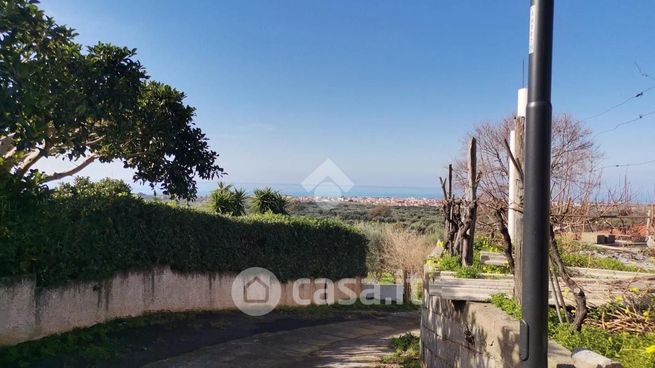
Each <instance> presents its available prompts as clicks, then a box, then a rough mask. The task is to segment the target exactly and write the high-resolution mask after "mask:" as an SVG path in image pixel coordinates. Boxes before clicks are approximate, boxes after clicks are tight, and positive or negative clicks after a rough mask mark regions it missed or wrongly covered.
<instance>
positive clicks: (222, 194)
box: [209, 182, 246, 216]
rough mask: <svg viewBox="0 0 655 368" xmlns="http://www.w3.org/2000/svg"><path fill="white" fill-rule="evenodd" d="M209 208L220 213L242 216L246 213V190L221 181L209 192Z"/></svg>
mask: <svg viewBox="0 0 655 368" xmlns="http://www.w3.org/2000/svg"><path fill="white" fill-rule="evenodd" d="M209 205H210V207H211V209H212V210H213V211H214V212H216V213H218V214H222V215H231V216H242V215H245V214H246V191H245V190H243V189H236V188H234V187H233V186H232V185H231V184H229V185H225V184H223V183H222V182H221V183H219V184H218V188H217V189H215V190H214V191H212V192H211V193H210V194H209Z"/></svg>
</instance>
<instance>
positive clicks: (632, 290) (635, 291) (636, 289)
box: [630, 287, 641, 294]
mask: <svg viewBox="0 0 655 368" xmlns="http://www.w3.org/2000/svg"><path fill="white" fill-rule="evenodd" d="M630 291H631V292H633V293H635V294H637V293H638V292H640V291H641V290H639V288H637V287H632V288H630Z"/></svg>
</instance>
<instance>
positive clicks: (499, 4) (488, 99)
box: [41, 0, 655, 197]
mask: <svg viewBox="0 0 655 368" xmlns="http://www.w3.org/2000/svg"><path fill="white" fill-rule="evenodd" d="M41 6H42V7H43V8H44V9H45V10H46V12H47V13H48V14H49V15H52V16H54V17H55V19H56V20H57V21H58V22H59V23H63V24H67V25H69V26H71V27H73V28H75V29H77V31H78V33H79V34H80V35H79V36H78V42H81V43H83V44H86V45H88V44H93V43H96V42H98V41H103V42H111V43H114V44H117V45H121V46H129V47H134V48H137V49H138V53H139V54H138V55H139V56H138V57H139V59H140V60H141V61H142V63H143V64H144V65H145V67H146V68H147V70H148V72H149V74H150V75H151V76H152V78H153V79H155V80H159V81H163V82H166V83H169V84H171V85H173V86H174V87H176V88H178V89H180V90H182V91H184V92H185V93H186V94H187V95H188V99H187V103H188V104H190V105H192V106H195V107H196V108H197V119H196V122H197V125H198V126H200V127H201V128H202V129H203V130H204V131H205V132H206V133H207V136H208V137H209V139H210V141H211V146H212V147H213V149H214V150H216V151H217V152H219V153H220V154H221V156H220V164H221V165H222V166H223V167H224V168H225V169H226V171H227V172H228V173H229V176H227V177H226V180H228V181H232V182H256V183H300V182H301V181H302V180H303V179H304V178H305V177H306V176H307V175H309V173H311V172H312V171H313V170H314V168H316V167H317V166H319V165H320V164H321V163H322V162H323V161H324V160H325V159H327V158H330V159H332V160H333V161H334V162H335V163H336V164H337V165H338V166H339V167H340V168H341V169H342V170H343V171H344V172H345V173H346V174H347V175H348V176H349V177H350V178H351V179H352V181H353V182H354V183H355V184H356V185H389V186H412V187H427V186H435V185H436V183H437V182H438V179H437V178H438V176H439V175H442V174H443V168H444V166H445V165H447V163H448V162H450V161H451V160H453V159H454V158H455V157H456V156H457V155H458V154H459V153H460V147H461V144H462V138H463V137H464V136H465V134H466V132H467V131H469V130H470V129H471V127H472V126H473V125H475V124H476V123H478V122H481V121H484V120H499V119H501V118H503V117H505V116H507V115H509V114H511V113H513V112H514V109H515V107H516V89H517V88H519V87H520V86H521V82H522V76H521V63H522V60H523V59H524V58H525V59H526V65H527V46H528V45H527V31H528V13H529V2H528V1H482V0H476V1H473V0H470V1H466V0H457V1H455V0H452V1H399V0H394V1H353V0H349V1H340V0H339V1H337V0H329V1H327V0H324V1H314V0H297V1H285V0H276V1H265V0H262V1H254V0H253V1H250V0H239V1H193V2H182V1H161V0H160V1H145V0H144V1H123V0H121V1H90V0H84V1H82V0H57V1H54V0H53V1H49V0H44V1H42V4H41ZM653 14H655V2H652V1H647V0H642V1H615V0H611V1H610V0H603V1H594V2H593V6H591V2H589V1H581V0H577V1H574V0H566V1H558V2H557V4H556V13H555V41H554V48H555V51H554V65H553V107H554V111H555V112H556V113H558V112H559V113H562V112H566V113H570V114H572V115H573V116H574V117H576V118H578V119H584V118H586V117H589V116H592V115H595V114H597V113H599V112H601V111H603V110H605V109H606V108H607V107H609V106H612V105H614V104H616V103H618V102H621V101H622V100H624V99H626V98H627V97H629V96H631V95H634V94H635V93H636V92H637V91H639V90H642V89H645V88H648V87H650V86H651V85H655V79H651V80H649V79H647V78H644V77H643V76H640V74H639V73H638V72H637V70H636V67H635V62H637V63H639V65H641V67H642V69H644V70H645V71H647V72H650V73H652V74H653V75H655V38H653V35H654V34H655V22H653V21H652V15H653ZM653 110H655V90H652V91H650V92H648V93H646V94H645V95H644V96H643V97H640V98H638V99H635V100H633V101H631V102H630V103H628V104H626V105H624V106H622V107H620V108H617V109H615V110H613V111H612V112H610V113H607V114H605V115H603V116H601V117H598V118H596V119H593V120H590V121H588V122H587V124H588V125H589V126H590V128H592V129H593V130H594V131H596V132H600V131H603V130H606V129H608V128H611V127H613V126H614V125H616V124H617V123H620V122H622V121H625V120H629V119H632V118H635V117H637V116H638V115H639V114H643V113H646V112H650V111H653ZM597 140H598V143H599V144H600V145H601V149H602V151H603V152H604V153H605V159H604V162H603V164H604V165H610V164H623V163H632V162H643V161H647V160H650V159H655V115H651V116H649V117H647V118H644V119H642V120H640V121H639V122H636V123H634V124H631V125H627V126H624V127H623V128H621V129H619V130H617V131H614V132H612V133H608V134H602V135H600V136H598V137H597ZM41 167H42V168H45V169H52V168H59V167H66V166H65V165H64V164H62V163H54V162H48V163H45V164H43V165H41ZM625 173H627V174H628V176H629V180H630V181H631V182H632V183H633V186H634V187H635V188H636V189H638V190H639V191H640V192H641V194H642V195H647V196H649V197H655V185H654V183H655V181H653V175H652V174H653V173H655V163H653V164H649V165H642V166H632V167H628V168H625V167H624V168H607V169H605V170H604V178H605V180H606V182H607V183H610V184H614V183H618V182H619V180H622V178H623V175H624V174H625ZM83 174H85V175H90V176H92V177H94V178H100V177H104V176H113V177H118V178H130V177H131V174H130V173H129V172H126V171H125V170H123V169H122V168H121V165H120V164H116V165H106V166H103V165H100V164H97V165H95V166H93V167H90V168H88V169H87V170H86V171H84V172H83Z"/></svg>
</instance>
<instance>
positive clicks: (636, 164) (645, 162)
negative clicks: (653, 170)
mask: <svg viewBox="0 0 655 368" xmlns="http://www.w3.org/2000/svg"><path fill="white" fill-rule="evenodd" d="M653 163H655V160H648V161H643V162H635V163H630V164H620V165H607V166H603V167H601V169H607V168H609V167H628V166H642V165H648V164H653Z"/></svg>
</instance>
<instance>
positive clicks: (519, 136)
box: [509, 117, 525, 304]
mask: <svg viewBox="0 0 655 368" xmlns="http://www.w3.org/2000/svg"><path fill="white" fill-rule="evenodd" d="M515 124H516V125H515V127H514V145H513V147H512V150H513V152H512V154H513V155H514V160H515V161H516V166H518V167H516V170H517V171H518V176H519V178H518V179H517V180H515V182H514V185H515V191H514V197H513V198H511V203H510V209H509V210H510V211H513V222H514V223H513V224H512V226H513V228H514V234H513V236H512V245H513V247H514V266H515V267H514V298H515V299H516V301H517V302H518V303H519V304H521V302H522V301H521V296H522V295H523V294H522V291H523V178H522V177H521V176H522V175H521V173H522V172H523V165H524V162H525V120H524V118H522V117H518V118H516V120H515Z"/></svg>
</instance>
